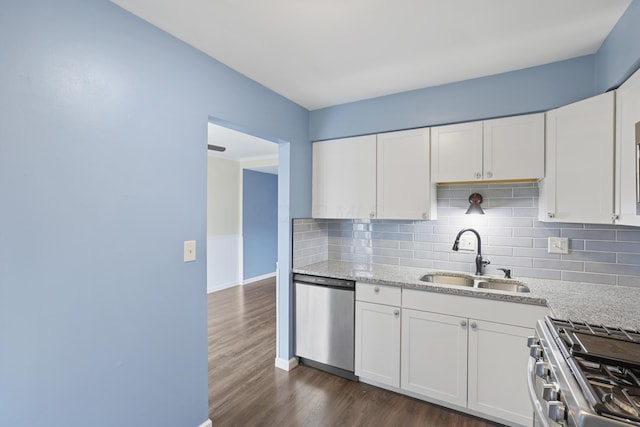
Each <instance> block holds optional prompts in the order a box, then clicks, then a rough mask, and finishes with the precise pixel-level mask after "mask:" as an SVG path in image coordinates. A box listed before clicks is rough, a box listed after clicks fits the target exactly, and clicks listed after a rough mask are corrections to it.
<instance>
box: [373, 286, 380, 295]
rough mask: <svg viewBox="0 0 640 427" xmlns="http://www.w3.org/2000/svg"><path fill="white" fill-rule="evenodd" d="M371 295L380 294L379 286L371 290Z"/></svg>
mask: <svg viewBox="0 0 640 427" xmlns="http://www.w3.org/2000/svg"><path fill="white" fill-rule="evenodd" d="M373 293H375V294H379V293H380V286H376V287H375V288H373Z"/></svg>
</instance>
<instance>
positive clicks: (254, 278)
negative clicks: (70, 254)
mask: <svg viewBox="0 0 640 427" xmlns="http://www.w3.org/2000/svg"><path fill="white" fill-rule="evenodd" d="M271 277H276V272H275V271H274V272H273V273H268V274H263V275H262V276H256V277H251V278H250V279H244V280H243V282H242V284H243V285H248V284H249V283H253V282H259V281H260V280H264V279H270V278H271Z"/></svg>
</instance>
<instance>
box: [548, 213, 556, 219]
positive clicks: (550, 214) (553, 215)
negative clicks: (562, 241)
mask: <svg viewBox="0 0 640 427" xmlns="http://www.w3.org/2000/svg"><path fill="white" fill-rule="evenodd" d="M547 216H548V217H549V218H553V217H555V216H556V214H554V213H553V212H547Z"/></svg>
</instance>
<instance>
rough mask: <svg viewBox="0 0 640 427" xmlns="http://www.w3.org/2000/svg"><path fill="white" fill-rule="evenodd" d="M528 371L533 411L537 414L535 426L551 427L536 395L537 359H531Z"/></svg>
mask: <svg viewBox="0 0 640 427" xmlns="http://www.w3.org/2000/svg"><path fill="white" fill-rule="evenodd" d="M528 370H529V372H528V373H527V374H528V375H527V383H528V385H529V396H531V403H532V404H533V410H534V412H535V420H536V424H535V425H538V424H541V425H542V426H543V427H549V422H548V421H547V416H546V414H545V413H544V409H543V408H542V404H541V403H540V399H539V398H538V395H537V394H536V359H534V358H533V357H530V358H529V365H528Z"/></svg>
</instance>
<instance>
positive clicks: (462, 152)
mask: <svg viewBox="0 0 640 427" xmlns="http://www.w3.org/2000/svg"><path fill="white" fill-rule="evenodd" d="M481 179H482V122H470V123H460V124H457V125H447V126H438V127H433V128H431V181H433V182H466V181H479V180H481Z"/></svg>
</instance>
